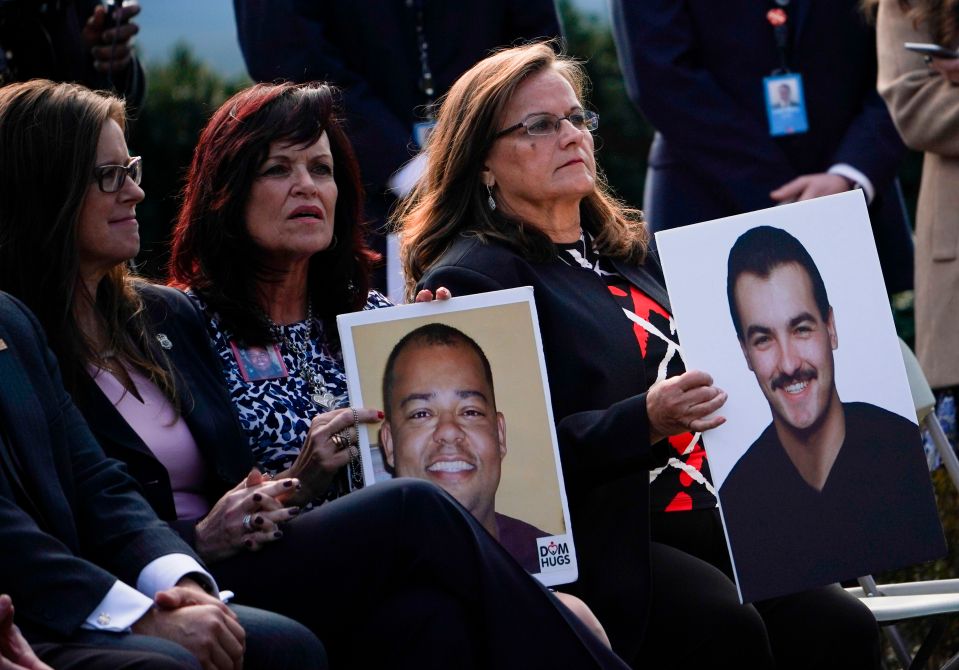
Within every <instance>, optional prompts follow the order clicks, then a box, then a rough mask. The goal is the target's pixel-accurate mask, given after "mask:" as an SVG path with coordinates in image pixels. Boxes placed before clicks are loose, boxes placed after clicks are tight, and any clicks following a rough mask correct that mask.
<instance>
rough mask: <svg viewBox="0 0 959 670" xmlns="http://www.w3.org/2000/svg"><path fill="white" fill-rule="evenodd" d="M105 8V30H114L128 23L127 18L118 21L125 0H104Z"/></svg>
mask: <svg viewBox="0 0 959 670" xmlns="http://www.w3.org/2000/svg"><path fill="white" fill-rule="evenodd" d="M103 6H104V7H106V8H107V16H106V20H105V21H104V22H103V27H104V28H114V27H116V26H118V25H120V24H122V23H126V22H127V21H126V19H125V18H124V19H122V20H120V21H117V17H118V16H120V13H121V12H120V10H121V8H122V7H123V0H104V2H103Z"/></svg>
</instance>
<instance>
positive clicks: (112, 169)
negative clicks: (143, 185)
mask: <svg viewBox="0 0 959 670" xmlns="http://www.w3.org/2000/svg"><path fill="white" fill-rule="evenodd" d="M127 177H129V178H130V180H131V181H132V182H133V183H134V184H139V183H140V179H141V178H142V177H143V159H142V158H141V157H140V156H134V157H133V158H131V159H130V162H129V163H127V164H126V165H98V166H97V167H95V168H93V178H94V179H96V182H97V186H99V187H100V190H101V191H103V192H104V193H116V192H117V191H119V190H120V189H121V188H123V182H125V181H126V179H127Z"/></svg>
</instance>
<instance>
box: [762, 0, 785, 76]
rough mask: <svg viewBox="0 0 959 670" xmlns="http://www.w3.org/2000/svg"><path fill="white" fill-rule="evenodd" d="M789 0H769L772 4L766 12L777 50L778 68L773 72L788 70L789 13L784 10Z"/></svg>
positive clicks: (779, 72)
mask: <svg viewBox="0 0 959 670" xmlns="http://www.w3.org/2000/svg"><path fill="white" fill-rule="evenodd" d="M789 2H790V0H771V2H770V4H771V5H773V6H772V8H771V9H769V11H767V12H766V21H768V22H769V25H770V26H772V29H773V37H775V39H776V50H777V51H779V69H777V70H776V71H774V72H773V74H781V73H785V72H789V13H788V12H787V11H786V10H787V8H788V7H789Z"/></svg>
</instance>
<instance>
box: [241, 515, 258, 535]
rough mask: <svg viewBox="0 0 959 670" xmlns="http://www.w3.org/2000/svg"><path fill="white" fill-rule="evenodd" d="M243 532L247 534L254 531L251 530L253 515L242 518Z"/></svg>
mask: <svg viewBox="0 0 959 670" xmlns="http://www.w3.org/2000/svg"><path fill="white" fill-rule="evenodd" d="M243 530H245V531H246V532H247V533H252V532H253V531H254V530H255V529H254V528H253V515H252V514H246V515H244V517H243Z"/></svg>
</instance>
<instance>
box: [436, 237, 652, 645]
mask: <svg viewBox="0 0 959 670" xmlns="http://www.w3.org/2000/svg"><path fill="white" fill-rule="evenodd" d="M615 265H616V269H617V270H618V271H619V272H620V274H621V275H622V276H623V277H625V278H626V279H628V280H629V281H630V282H632V283H633V284H634V285H635V286H637V287H638V288H640V289H642V290H643V291H645V292H646V293H647V294H648V295H649V296H650V297H652V298H654V299H655V300H656V301H657V302H659V303H660V304H661V305H663V306H664V307H665V308H666V309H669V299H668V297H667V295H666V290H665V288H664V287H663V282H662V274H661V270H660V268H659V263H658V261H657V259H656V257H655V255H650V257H649V258H648V261H647V263H646V264H645V266H644V267H643V268H638V267H635V266H631V265H629V264H625V263H615ZM440 286H445V287H447V288H449V289H450V290H451V291H452V292H453V295H467V294H472V293H482V292H485V291H495V290H499V289H505V288H515V287H518V286H532V287H533V289H534V296H535V299H536V311H537V314H538V317H539V327H540V331H541V333H542V339H543V350H544V355H545V359H546V367H547V370H548V374H549V386H550V395H551V396H552V403H553V414H554V419H555V421H556V423H557V433H558V436H559V442H560V455H561V458H562V461H563V476H564V479H565V481H566V487H567V495H568V499H569V505H570V514H571V517H572V519H571V521H572V526H573V533H574V538H575V540H576V545H577V547H578V548H579V551H578V559H579V568H580V573H579V579H578V581H577V583H576V585H575V586H574V588H573V589H572V590H574V591H576V592H577V593H578V594H580V595H581V596H582V597H583V599H584V600H586V602H588V603H589V605H590V607H592V608H593V609H594V610H595V612H596V615H597V616H598V617H599V619H600V621H602V622H603V625H604V626H605V627H606V631H607V633H608V634H609V637H610V640H611V641H612V642H613V648H614V649H615V650H616V651H617V653H619V654H620V655H621V656H623V657H624V658H634V657H635V655H636V651H637V649H638V647H639V645H640V643H641V642H642V639H643V630H644V628H645V622H646V607H647V605H646V604H647V603H648V593H649V469H650V466H651V464H652V463H653V461H655V460H658V459H657V456H658V453H654V448H653V447H651V446H650V444H649V423H648V419H647V415H646V390H647V387H646V371H645V369H644V367H643V361H642V358H641V357H640V356H639V355H635V356H633V355H624V352H633V351H635V350H636V341H635V339H633V336H632V335H631V334H630V331H629V329H628V328H611V327H609V324H611V323H618V322H619V321H622V320H623V318H624V317H623V314H622V309H621V308H620V307H619V305H617V304H616V302H615V300H614V299H613V297H612V296H611V295H610V293H609V290H608V289H607V287H606V284H605V283H604V282H603V281H602V280H601V279H600V278H599V277H597V276H596V275H594V274H592V273H590V272H584V271H583V270H582V269H580V268H572V267H569V266H568V265H566V264H564V263H563V262H561V261H560V260H558V259H553V260H551V261H548V262H545V263H532V262H529V261H527V260H524V259H523V258H521V257H520V256H519V255H517V254H515V253H514V252H512V251H511V250H509V249H508V248H506V247H503V246H500V245H497V244H482V243H480V242H479V241H478V240H476V239H475V238H472V237H469V238H468V237H460V238H458V239H457V240H456V241H455V242H454V243H453V245H452V247H451V248H450V250H449V251H448V252H447V253H445V254H444V255H443V256H442V257H441V258H440V259H439V260H438V261H437V262H436V264H434V265H433V267H432V268H431V269H430V271H429V272H428V273H427V274H426V275H425V276H424V277H423V279H422V280H421V281H420V283H419V285H418V287H417V288H429V289H431V290H434V291H435V290H436V289H437V288H438V287H440ZM662 444H665V443H664V442H663V443H660V445H662ZM564 588H565V587H564Z"/></svg>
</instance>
